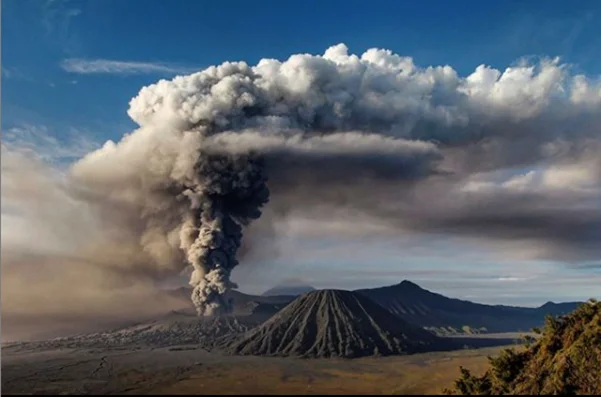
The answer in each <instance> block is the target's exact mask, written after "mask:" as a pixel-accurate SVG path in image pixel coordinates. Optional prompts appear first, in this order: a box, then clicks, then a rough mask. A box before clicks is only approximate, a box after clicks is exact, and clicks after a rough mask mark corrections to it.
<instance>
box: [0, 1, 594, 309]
mask: <svg viewBox="0 0 601 397" xmlns="http://www.w3.org/2000/svg"><path fill="white" fill-rule="evenodd" d="M339 43H344V44H345V45H346V46H347V48H348V51H349V52H350V53H353V54H359V55H360V54H363V53H364V52H365V51H367V50H368V49H370V48H383V49H388V50H391V51H392V52H393V53H395V54H399V55H401V56H407V57H412V59H413V62H414V63H415V65H418V66H419V67H423V68H427V67H428V66H430V65H441V66H444V65H449V66H451V67H452V68H453V69H454V70H455V71H456V73H457V74H458V75H459V76H462V77H465V76H469V75H470V74H472V73H474V71H475V70H476V68H477V67H478V66H480V65H486V66H488V67H490V68H494V69H498V70H500V71H503V70H505V69H506V68H507V67H510V66H512V65H518V64H520V62H522V63H523V62H534V63H536V62H537V61H538V60H539V59H543V58H545V59H554V58H555V57H559V59H560V62H561V64H563V65H569V67H570V73H571V75H572V76H574V75H584V76H587V78H588V79H589V81H591V82H595V81H599V78H601V51H599V48H601V3H600V2H598V1H595V0H592V1H585V0H582V1H578V2H566V1H544V2H543V1H528V2H522V1H509V0H508V1H498V2H476V1H465V2H460V3H458V2H447V1H431V2H428V3H424V2H400V1H382V0H380V1H378V0H374V1H370V2H367V1H349V0H345V1H338V0H335V1H328V2H318V1H306V2H297V3H294V2H281V1H277V2H276V1H261V2H247V1H229V2H209V1H202V2H199V1H184V0H172V1H164V0H163V1H157V0H147V1H144V2H141V1H134V0H102V1H75V0H72V1H67V0H39V1H34V0H4V1H2V98H1V99H2V134H3V142H4V143H7V144H10V145H11V147H12V148H13V149H14V148H18V149H19V150H30V151H34V152H36V153H37V154H38V155H39V156H40V157H41V159H42V160H43V162H44V163H46V164H50V166H51V167H55V168H57V169H65V168H68V167H69V165H70V164H71V163H73V162H75V161H77V160H78V159H79V158H81V157H83V156H84V155H85V154H86V153H88V152H90V151H92V150H95V149H98V148H100V147H102V145H103V144H104V142H106V141H107V140H112V141H115V142H117V141H119V140H120V139H121V137H122V136H123V135H124V134H127V133H129V132H131V131H132V130H134V129H135V128H137V127H138V126H137V124H136V122H134V120H132V118H131V117H130V116H129V115H128V113H127V112H128V108H130V101H131V100H132V98H134V97H136V96H137V95H138V92H139V91H140V89H141V88H142V87H144V86H149V85H151V84H154V83H156V82H157V81H159V80H161V79H172V78H173V77H175V76H177V75H187V74H190V73H193V72H196V71H200V70H202V69H204V68H206V67H209V66H211V65H218V64H221V63H223V62H226V61H245V62H247V63H248V64H249V65H256V64H257V63H258V62H259V61H260V60H261V59H263V58H274V59H278V60H282V61H284V60H286V59H288V57H290V55H292V54H303V53H310V54H323V53H324V51H325V50H326V49H328V48H329V47H331V46H334V45H337V44H339ZM591 84H592V83H591ZM599 92H601V91H599ZM595 109H596V110H595ZM600 109H601V108H599V107H597V108H594V109H593V113H595V112H596V111H599V110H600ZM597 114H598V113H597ZM598 132H599V131H598V130H597V133H598ZM597 136H598V135H597ZM583 161H584V160H583ZM587 161H588V160H587ZM3 163H4V162H3ZM583 164H584V163H583ZM587 164H588V163H587ZM596 164H597V163H595V162H593V166H596ZM3 166H4V164H3ZM584 166H586V165H584ZM7 167H8V166H7ZM539 170H540V168H537V167H536V166H533V165H532V164H526V165H523V166H521V167H517V166H512V167H507V168H506V169H505V171H507V172H509V173H510V174H511V175H513V176H516V177H519V176H524V175H529V174H528V172H531V171H532V172H537V171H539ZM4 172H5V169H4V167H3V176H4ZM32 172H34V173H35V172H36V171H35V170H34V171H32ZM562 175H563V174H562ZM514 182H515V181H514ZM470 183H472V185H470V186H475V184H478V183H480V185H478V186H483V185H482V184H486V183H490V182H489V181H484V182H482V181H481V180H470ZM596 186H597V187H596V188H595V189H596V190H595V191H594V192H593V193H594V194H593V195H592V196H590V197H593V198H594V197H598V196H595V194H598V192H599V187H598V186H599V185H596ZM3 187H4V184H3ZM325 188H327V187H325ZM569 189H573V186H572V187H569ZM569 189H568V190H569ZM587 197H589V196H587ZM593 200H594V199H593ZM4 201H5V200H4V190H3V207H2V213H3V226H2V238H3V243H2V245H3V247H4V246H5V245H6V244H7V242H8V244H17V243H19V242H20V241H22V240H23V239H26V238H27V237H23V236H24V235H25V234H24V233H23V231H22V230H23V227H25V226H22V227H21V228H20V226H19V225H25V223H19V222H20V221H19V222H17V221H15V219H17V218H15V217H14V216H13V217H11V218H10V220H9V218H8V215H6V214H9V215H10V214H12V213H11V211H13V208H11V207H10V206H9V205H8V204H7V205H4ZM592 205H593V208H595V207H594V206H595V204H594V203H593V204H592ZM597 208H598V209H599V211H601V206H599V207H597ZM14 211H15V213H16V212H18V211H16V210H14ZM5 215H6V217H5ZM11 216H12V215H11ZM53 219H54V218H53ZM6 220H9V222H5V221H6ZM11 221H12V222H11ZM39 222H44V218H41V220H39ZM357 222H359V223H361V224H362V231H361V232H358V233H356V234H353V233H347V232H348V230H349V229H353V228H354V227H355V224H356V223H357ZM491 222H492V221H491ZM368 224H370V221H364V220H361V219H348V218H345V216H342V217H338V218H336V219H324V218H321V217H319V216H318V217H317V218H315V217H314V218H311V217H310V216H309V215H307V214H298V215H291V216H289V217H287V218H286V219H280V220H279V221H278V222H277V224H276V226H274V227H275V232H274V233H273V235H272V236H271V237H270V238H269V239H266V240H265V241H263V242H262V243H261V244H263V249H262V250H261V251H262V252H260V253H258V254H257V253H254V254H253V255H250V256H248V257H244V258H242V260H241V262H242V263H241V265H240V266H239V267H238V268H236V270H235V271H234V274H233V279H234V281H236V282H237V283H238V284H239V287H240V289H241V290H242V291H245V292H249V293H260V292H262V291H264V290H266V289H268V288H270V287H272V286H273V285H274V284H278V283H280V282H282V281H286V280H288V281H290V280H296V281H298V282H304V283H309V284H311V285H313V286H315V287H318V288H330V287H332V288H344V289H353V288H365V287H375V286H382V285H390V284H395V283H398V282H400V281H402V280H404V279H409V280H411V281H414V282H416V283H418V284H419V285H421V286H423V287H425V288H428V289H430V290H433V291H436V292H439V293H442V294H445V295H448V296H452V297H457V298H462V299H469V300H473V301H476V302H483V303H494V304H515V305H529V306H531V305H540V304H543V303H545V302H546V301H549V300H552V301H573V300H584V299H588V298H590V297H594V296H596V297H599V296H600V295H599V289H598V286H599V284H600V283H601V257H600V256H598V253H599V250H598V249H596V248H598V247H594V246H593V245H594V242H593V245H591V244H590V243H589V245H588V246H587V249H589V250H590V251H591V252H593V253H592V254H591V255H582V256H578V255H576V256H578V258H577V259H573V258H572V257H570V258H566V257H562V256H561V255H542V256H536V255H534V256H532V255H531V256H530V257H529V256H528V255H514V254H515V252H516V249H515V247H514V246H509V245H507V246H505V245H502V244H501V246H499V245H498V244H496V243H495V244H492V243H491V244H488V243H482V241H480V240H478V239H477V238H475V237H474V236H473V235H470V236H469V237H468V238H461V237H460V236H458V235H456V234H455V233H449V232H442V229H438V230H434V231H432V230H430V231H428V232H426V233H417V234H415V233H405V232H402V231H395V230H396V229H395V230H393V231H392V232H391V231H390V230H388V229H386V227H383V228H384V229H386V231H385V232H383V231H382V225H380V224H375V225H374V230H372V231H370V230H367V229H369V228H368V227H367V226H366V225H368ZM544 225H545V224H544V223H543V224H542V226H541V227H543V228H544V227H545V226H544ZM420 226H421V225H420ZM74 227H76V226H74ZM490 227H491V228H494V227H495V226H494V224H491V226H490ZM585 227H592V228H593V229H591V231H590V233H589V234H591V235H594V234H595V233H597V234H598V230H596V229H594V228H595V227H596V224H593V226H585ZM393 229H394V228H393ZM307 231H310V233H309V232H307ZM274 236H275V237H274ZM537 244H538V243H537V242H532V241H526V242H522V245H525V246H526V248H524V247H521V248H524V250H526V251H528V250H529V249H530V250H533V251H537V250H538V249H539V248H540V247H539V246H538V245H537ZM599 244H601V242H599ZM49 246H51V244H50V243H49ZM541 247H542V245H541ZM545 247H546V246H545ZM591 247H592V248H591ZM51 248H52V247H50V248H49V249H51ZM545 249H546V248H545ZM541 250H542V248H541ZM3 251H4V249H3ZM175 280H179V278H177V277H172V278H169V279H168V280H167V281H165V283H166V284H169V283H175V282H176V281H175ZM3 284H4V283H3ZM169 285H171V284H169ZM3 289H4V288H3Z"/></svg>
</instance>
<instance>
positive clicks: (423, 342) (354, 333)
mask: <svg viewBox="0 0 601 397" xmlns="http://www.w3.org/2000/svg"><path fill="white" fill-rule="evenodd" d="M451 345H452V342H450V341H446V340H443V339H440V338H438V337H436V336H434V335H433V334H431V333H429V332H427V331H425V330H423V329H421V328H419V327H416V326H413V325H410V324H408V323H406V322H405V321H403V320H401V319H399V318H398V317H395V316H394V315H392V314H391V313H389V312H388V311H386V310H385V309H383V308H382V307H380V306H379V305H377V304H375V303H374V302H372V301H371V300H369V299H367V298H365V297H363V296H361V295H359V294H356V293H353V292H350V291H341V290H321V291H315V292H310V293H307V294H304V295H302V296H301V297H299V298H297V299H296V300H294V301H293V302H292V303H290V304H289V305H288V306H286V307H285V308H284V309H283V310H281V311H280V312H278V313H277V314H276V315H275V316H273V317H272V318H270V319H269V320H268V321H266V322H265V323H263V324H262V325H261V326H259V327H257V328H254V329H252V330H250V331H249V332H247V333H245V334H244V335H243V336H242V338H241V339H240V340H234V341H232V342H230V343H229V344H228V346H227V347H226V350H227V351H229V352H230V353H233V354H249V355H265V356H297V357H315V358H317V357H348V358H351V357H360V356H369V355H393V354H408V353H414V352H419V351H428V350H440V349H445V348H450V347H451Z"/></svg>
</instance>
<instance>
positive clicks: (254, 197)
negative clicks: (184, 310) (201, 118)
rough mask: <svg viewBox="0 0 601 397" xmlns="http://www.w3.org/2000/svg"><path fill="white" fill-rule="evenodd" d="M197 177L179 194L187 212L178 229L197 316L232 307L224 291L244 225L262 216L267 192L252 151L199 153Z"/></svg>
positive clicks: (232, 284)
mask: <svg viewBox="0 0 601 397" xmlns="http://www.w3.org/2000/svg"><path fill="white" fill-rule="evenodd" d="M198 158H199V162H198V163H197V165H196V167H195V170H196V175H195V181H194V184H193V185H192V186H191V187H188V188H187V189H186V190H185V191H184V193H183V195H184V196H187V197H188V198H189V200H190V202H191V212H190V213H188V214H187V215H186V220H185V222H184V225H183V226H182V228H181V236H180V237H181V243H182V249H184V250H185V251H186V256H187V260H188V262H190V264H191V265H192V266H193V269H194V270H193V272H192V275H191V277H190V285H192V286H193V287H194V289H193V291H192V301H193V302H194V305H195V306H196V310H197V312H198V314H199V315H206V316H210V315H215V314H219V313H223V312H228V311H229V310H230V305H229V302H228V301H227V298H226V296H225V293H226V292H227V290H229V289H231V288H235V287H236V285H235V284H234V283H233V282H231V281H230V275H231V272H232V270H233V269H234V267H236V265H238V261H237V260H236V251H237V250H238V248H239V247H240V244H241V242H242V226H243V225H247V224H248V223H249V222H250V221H251V220H253V219H256V218H258V217H259V216H260V215H261V212H260V207H261V206H263V205H264V204H265V203H266V202H267V200H268V197H269V190H268V189H267V185H266V180H267V179H266V178H265V176H264V175H263V169H262V166H261V164H260V161H259V160H258V159H257V158H254V157H253V156H252V155H232V154H202V153H201V154H200V155H199V157H198Z"/></svg>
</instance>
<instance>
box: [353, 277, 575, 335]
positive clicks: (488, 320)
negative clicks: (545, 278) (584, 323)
mask: <svg viewBox="0 0 601 397" xmlns="http://www.w3.org/2000/svg"><path fill="white" fill-rule="evenodd" d="M356 292H357V293H360V294H362V295H363V296H366V297H368V298H370V299H372V300H373V301H374V302H376V303H378V304H379V305H381V306H382V307H384V308H385V309H387V310H388V311H390V312H391V313H393V314H395V315H397V316H398V317H400V318H402V319H404V320H406V321H408V322H411V323H414V324H417V325H420V326H422V327H424V328H426V329H430V330H433V331H435V332H437V333H439V334H454V333H481V332H515V331H529V330H531V329H532V328H534V327H538V326H540V325H542V324H543V323H544V318H545V316H546V315H553V316H557V315H562V314H567V313H569V312H571V311H573V310H574V309H575V308H576V307H577V306H578V305H579V303H578V302H569V303H561V304H555V303H552V302H548V303H546V304H545V305H543V306H541V307H539V308H526V307H514V306H502V305H497V306H491V305H484V304H479V303H473V302H470V301H465V300H460V299H453V298H447V297H446V296H443V295H440V294H436V293H433V292H430V291H428V290H425V289H423V288H421V287H420V286H419V285H417V284H415V283H412V282H410V281H406V280H405V281H403V282H401V283H400V284H396V285H391V286H388V287H380V288H372V289H361V290H357V291H356Z"/></svg>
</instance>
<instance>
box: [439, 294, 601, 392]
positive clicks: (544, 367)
mask: <svg viewBox="0 0 601 397" xmlns="http://www.w3.org/2000/svg"><path fill="white" fill-rule="evenodd" d="M538 332H539V333H541V337H540V338H538V339H537V340H536V341H530V344H529V345H527V347H526V348H525V349H522V350H515V349H506V350H505V351H503V352H502V353H501V354H500V355H499V356H498V357H495V358H489V362H490V368H489V369H488V370H487V371H486V372H485V373H484V375H482V376H475V375H472V373H471V372H470V371H469V370H467V369H465V368H463V367H461V377H460V378H459V379H457V380H456V381H455V384H454V386H453V388H452V389H450V390H446V391H445V392H446V394H459V395H472V394H486V395H500V394H529V395H533V394H554V395H556V394H586V395H589V394H597V395H598V394H600V393H601V302H597V301H595V300H590V301H589V302H587V303H584V304H582V305H581V306H580V307H578V308H577V309H576V310H575V311H574V312H572V313H570V314H568V315H566V316H563V317H558V318H553V317H547V319H546V323H545V325H544V328H543V329H542V330H538Z"/></svg>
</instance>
